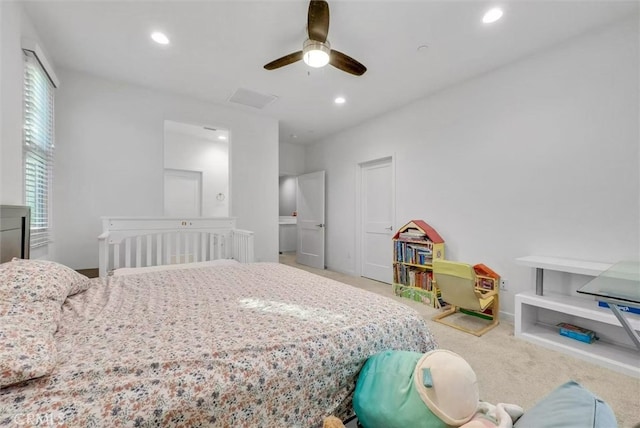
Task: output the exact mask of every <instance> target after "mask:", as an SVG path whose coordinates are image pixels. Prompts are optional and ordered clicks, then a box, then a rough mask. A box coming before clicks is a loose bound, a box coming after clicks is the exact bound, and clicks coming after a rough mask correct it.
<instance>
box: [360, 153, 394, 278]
mask: <svg viewBox="0 0 640 428" xmlns="http://www.w3.org/2000/svg"><path fill="white" fill-rule="evenodd" d="M387 162H389V163H390V164H391V217H392V219H391V224H392V225H393V228H394V230H395V224H396V157H395V153H392V154H390V155H388V156H383V157H379V158H376V159H372V160H367V161H362V162H358V163H357V164H356V172H355V176H356V195H355V198H354V199H355V202H356V207H355V208H356V212H355V214H356V215H355V231H356V235H355V244H356V248H355V250H356V254H355V263H356V266H355V267H356V269H355V270H356V275H357V276H362V254H363V251H362V248H363V242H362V241H363V239H364V233H363V230H362V227H363V226H362V225H363V222H362V215H363V210H362V204H363V198H362V174H363V171H364V168H366V167H369V166H373V165H376V164H381V163H387ZM392 232H393V231H392ZM391 245H392V243H391V242H389V247H390V248H391ZM391 262H392V260H391V259H389V263H391Z"/></svg>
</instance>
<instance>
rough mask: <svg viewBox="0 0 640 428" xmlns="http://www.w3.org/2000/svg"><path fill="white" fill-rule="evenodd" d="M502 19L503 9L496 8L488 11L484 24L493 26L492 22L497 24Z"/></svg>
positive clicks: (483, 20) (483, 18)
mask: <svg viewBox="0 0 640 428" xmlns="http://www.w3.org/2000/svg"><path fill="white" fill-rule="evenodd" d="M500 18H502V9H500V8H499V7H494V8H493V9H490V10H488V11H487V13H485V14H484V16H483V17H482V22H484V23H485V24H491V23H492V22H496V21H497V20H498V19H500Z"/></svg>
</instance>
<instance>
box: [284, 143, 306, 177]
mask: <svg viewBox="0 0 640 428" xmlns="http://www.w3.org/2000/svg"><path fill="white" fill-rule="evenodd" d="M279 149H280V154H279V161H280V175H299V174H302V173H303V172H304V156H305V147H304V146H301V145H297V144H289V143H284V142H281V143H280V145H279Z"/></svg>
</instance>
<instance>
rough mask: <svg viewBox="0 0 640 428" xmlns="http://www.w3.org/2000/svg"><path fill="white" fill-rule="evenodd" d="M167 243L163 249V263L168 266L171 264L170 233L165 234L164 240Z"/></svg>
mask: <svg viewBox="0 0 640 428" xmlns="http://www.w3.org/2000/svg"><path fill="white" fill-rule="evenodd" d="M165 241H166V242H167V248H166V249H165V252H164V254H165V263H166V264H168V265H170V264H171V250H172V245H171V233H167V239H166V240H165Z"/></svg>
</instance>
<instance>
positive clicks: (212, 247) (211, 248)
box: [209, 233, 216, 260]
mask: <svg viewBox="0 0 640 428" xmlns="http://www.w3.org/2000/svg"><path fill="white" fill-rule="evenodd" d="M215 243H216V235H215V234H213V233H210V234H209V260H215V259H216V248H215Z"/></svg>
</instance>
